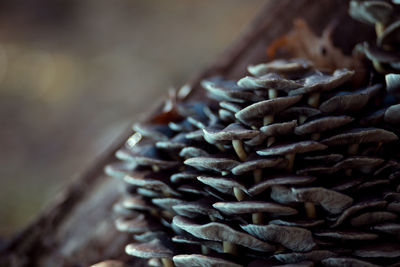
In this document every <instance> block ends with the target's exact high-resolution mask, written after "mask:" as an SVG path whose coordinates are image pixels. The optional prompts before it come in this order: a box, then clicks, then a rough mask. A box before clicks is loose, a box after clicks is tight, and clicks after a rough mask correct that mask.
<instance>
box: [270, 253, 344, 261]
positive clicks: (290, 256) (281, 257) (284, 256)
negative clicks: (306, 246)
mask: <svg viewBox="0 0 400 267" xmlns="http://www.w3.org/2000/svg"><path fill="white" fill-rule="evenodd" d="M334 256H336V254H335V253H334V252H332V251H329V250H312V251H309V252H304V253H300V252H292V253H280V254H275V255H274V256H273V257H274V258H275V259H277V260H278V261H280V262H284V263H297V262H301V261H305V260H311V261H313V262H320V261H321V260H323V259H326V258H329V257H334Z"/></svg>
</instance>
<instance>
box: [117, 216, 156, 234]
mask: <svg viewBox="0 0 400 267" xmlns="http://www.w3.org/2000/svg"><path fill="white" fill-rule="evenodd" d="M115 227H116V228H117V230H118V231H121V232H128V233H132V234H142V233H144V232H147V231H157V230H160V229H161V226H160V225H157V224H155V223H153V222H150V221H149V220H148V219H146V218H145V216H144V214H140V215H139V216H137V217H135V218H133V219H130V218H117V220H116V221H115Z"/></svg>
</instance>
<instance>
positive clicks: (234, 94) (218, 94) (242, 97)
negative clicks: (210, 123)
mask: <svg viewBox="0 0 400 267" xmlns="http://www.w3.org/2000/svg"><path fill="white" fill-rule="evenodd" d="M201 85H202V86H203V87H204V88H205V89H206V90H207V91H208V92H209V93H210V97H211V98H214V99H215V100H218V101H230V102H237V103H243V102H246V101H252V102H256V101H260V100H262V98H261V97H259V96H257V95H256V94H254V93H252V92H250V91H245V90H243V89H242V88H241V87H239V86H237V85H236V83H235V82H214V81H207V80H204V81H202V82H201Z"/></svg>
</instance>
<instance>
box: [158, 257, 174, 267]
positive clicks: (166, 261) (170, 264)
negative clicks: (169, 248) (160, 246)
mask: <svg viewBox="0 0 400 267" xmlns="http://www.w3.org/2000/svg"><path fill="white" fill-rule="evenodd" d="M161 262H162V264H163V265H164V267H175V264H174V262H173V261H172V260H171V259H169V258H162V259H161Z"/></svg>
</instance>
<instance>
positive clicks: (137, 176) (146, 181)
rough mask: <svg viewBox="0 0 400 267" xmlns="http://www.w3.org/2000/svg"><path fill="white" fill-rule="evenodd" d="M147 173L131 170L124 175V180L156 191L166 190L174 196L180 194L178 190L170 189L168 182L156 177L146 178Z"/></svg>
mask: <svg viewBox="0 0 400 267" xmlns="http://www.w3.org/2000/svg"><path fill="white" fill-rule="evenodd" d="M147 174H148V173H146V172H145V173H143V172H133V173H131V174H128V175H126V176H125V177H124V181H125V182H126V183H128V184H131V185H135V186H138V187H142V188H146V189H150V190H156V191H162V192H168V193H170V194H172V195H175V196H180V194H179V193H178V192H176V191H175V190H174V189H172V188H171V187H170V186H169V185H168V184H166V183H164V182H163V181H160V180H158V179H156V178H150V177H149V178H148V177H147Z"/></svg>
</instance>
